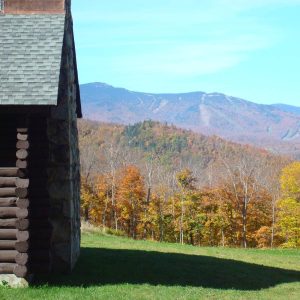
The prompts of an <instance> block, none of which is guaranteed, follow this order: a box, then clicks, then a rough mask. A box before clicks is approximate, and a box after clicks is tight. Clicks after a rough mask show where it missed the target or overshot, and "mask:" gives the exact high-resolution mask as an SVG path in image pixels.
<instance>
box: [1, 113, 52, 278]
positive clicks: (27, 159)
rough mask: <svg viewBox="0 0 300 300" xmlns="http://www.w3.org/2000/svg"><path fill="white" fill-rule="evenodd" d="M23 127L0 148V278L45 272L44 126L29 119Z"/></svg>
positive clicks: (47, 260)
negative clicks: (13, 159) (13, 162)
mask: <svg viewBox="0 0 300 300" xmlns="http://www.w3.org/2000/svg"><path fill="white" fill-rule="evenodd" d="M27 124H28V126H26V127H17V128H16V127H15V131H14V138H15V142H14V147H12V146H11V144H9V143H8V147H6V145H4V146H3V145H2V146H0V156H1V154H3V153H6V154H4V155H2V156H1V159H0V275H1V274H15V275H16V276H18V277H22V278H25V277H27V276H28V275H31V274H37V273H40V272H49V271H50V268H51V256H50V244H51V241H50V239H51V233H52V228H51V225H50V222H49V216H50V212H51V210H50V205H49V197H48V193H47V172H46V169H47V161H48V140H47V134H46V132H47V131H46V129H47V128H46V121H45V118H36V117H35V118H31V119H30V120H29V121H28V123H27ZM8 132H9V134H10V136H9V139H7V140H9V141H10V140H13V138H12V137H11V134H12V131H11V130H8ZM11 152H14V157H15V166H13V167H12V166H11V164H12V162H11V161H12V155H11Z"/></svg>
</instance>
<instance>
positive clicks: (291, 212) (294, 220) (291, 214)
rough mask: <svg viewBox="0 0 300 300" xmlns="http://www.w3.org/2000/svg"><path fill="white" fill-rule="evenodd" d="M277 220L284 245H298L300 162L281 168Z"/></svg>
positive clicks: (299, 245) (299, 231)
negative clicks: (280, 197)
mask: <svg viewBox="0 0 300 300" xmlns="http://www.w3.org/2000/svg"><path fill="white" fill-rule="evenodd" d="M280 182H281V192H282V199H281V200H280V201H279V204H278V208H279V211H278V222H277V225H278V226H279V230H280V233H281V236H282V237H283V238H284V239H285V243H284V244H283V246H284V247H300V162H294V163H292V164H290V165H288V166H287V167H285V168H284V169H283V170H282V175H281V178H280Z"/></svg>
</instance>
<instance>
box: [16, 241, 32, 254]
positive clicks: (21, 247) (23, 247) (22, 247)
mask: <svg viewBox="0 0 300 300" xmlns="http://www.w3.org/2000/svg"><path fill="white" fill-rule="evenodd" d="M15 249H16V250H17V251H18V252H20V253H23V252H27V251H28V249H29V243H28V242H27V241H25V242H20V241H16V242H15Z"/></svg>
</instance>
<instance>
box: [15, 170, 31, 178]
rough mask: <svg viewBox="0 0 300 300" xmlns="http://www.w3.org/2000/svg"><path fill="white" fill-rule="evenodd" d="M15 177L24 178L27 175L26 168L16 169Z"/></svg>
mask: <svg viewBox="0 0 300 300" xmlns="http://www.w3.org/2000/svg"><path fill="white" fill-rule="evenodd" d="M17 177H19V178H26V177H28V170H27V169H18V171H17Z"/></svg>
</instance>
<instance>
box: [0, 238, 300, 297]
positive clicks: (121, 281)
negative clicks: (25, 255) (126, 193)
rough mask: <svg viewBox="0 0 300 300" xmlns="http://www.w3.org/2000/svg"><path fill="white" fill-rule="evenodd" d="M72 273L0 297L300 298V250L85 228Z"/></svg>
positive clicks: (2, 290) (4, 290)
mask: <svg viewBox="0 0 300 300" xmlns="http://www.w3.org/2000/svg"><path fill="white" fill-rule="evenodd" d="M82 247H83V248H82V255H81V258H80V261H79V263H78V265H77V267H76V269H75V271H74V272H73V274H72V275H65V276H56V277H55V278H54V279H52V280H51V281H49V282H48V285H42V286H40V285H37V286H36V287H32V288H29V289H23V290H20V289H9V288H0V299H1V300H2V299H13V300H16V299H43V300H46V299H202V298H205V299H207V298H209V299H284V298H286V297H288V299H299V295H300V251H299V250H242V249H222V248H198V247H192V246H180V245H176V244H167V243H154V242H146V241H132V240H130V239H126V238H118V237H113V236H103V235H99V234H84V235H83V240H82Z"/></svg>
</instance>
